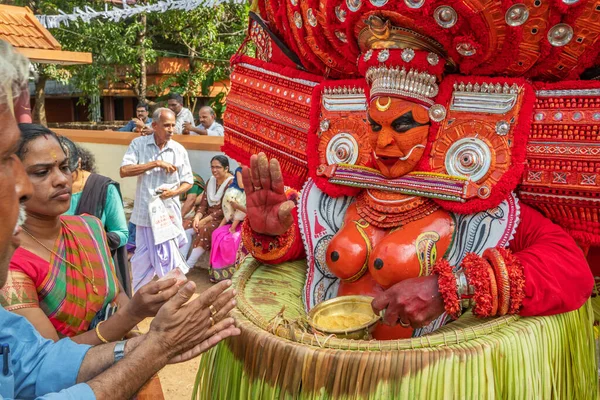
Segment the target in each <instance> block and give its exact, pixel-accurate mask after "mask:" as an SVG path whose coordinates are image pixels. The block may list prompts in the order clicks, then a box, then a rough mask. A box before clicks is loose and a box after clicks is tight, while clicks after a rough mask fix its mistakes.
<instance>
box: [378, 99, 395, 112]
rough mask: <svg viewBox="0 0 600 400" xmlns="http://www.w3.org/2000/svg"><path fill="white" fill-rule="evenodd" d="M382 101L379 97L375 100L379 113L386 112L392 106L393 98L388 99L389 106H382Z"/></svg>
mask: <svg viewBox="0 0 600 400" xmlns="http://www.w3.org/2000/svg"><path fill="white" fill-rule="evenodd" d="M380 99H381V97H378V98H377V100H375V107H377V109H378V110H379V111H381V112H385V111H387V110H388V109H389V108H390V107H391V106H392V98H391V97H388V98H387V99H388V101H387V104H385V105H381V103H380V102H379V100H380Z"/></svg>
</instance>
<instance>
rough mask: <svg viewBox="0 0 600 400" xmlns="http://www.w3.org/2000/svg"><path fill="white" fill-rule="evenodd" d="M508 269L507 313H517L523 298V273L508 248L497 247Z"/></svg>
mask: <svg viewBox="0 0 600 400" xmlns="http://www.w3.org/2000/svg"><path fill="white" fill-rule="evenodd" d="M497 250H498V252H499V253H500V255H501V256H502V258H503V259H504V263H505V264H506V269H507V270H508V278H509V280H510V307H509V309H508V314H518V313H519V311H520V310H521V306H522V305H523V299H524V298H525V275H524V274H523V266H522V265H521V262H520V261H519V259H518V258H517V256H515V255H514V254H513V253H512V252H511V251H510V250H509V249H503V248H498V249H497Z"/></svg>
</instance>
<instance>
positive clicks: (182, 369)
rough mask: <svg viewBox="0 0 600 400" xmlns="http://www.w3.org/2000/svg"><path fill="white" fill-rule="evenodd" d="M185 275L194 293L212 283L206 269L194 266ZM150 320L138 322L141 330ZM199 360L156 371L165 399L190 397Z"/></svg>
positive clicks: (185, 399) (146, 326)
mask: <svg viewBox="0 0 600 400" xmlns="http://www.w3.org/2000/svg"><path fill="white" fill-rule="evenodd" d="M187 276H188V279H190V280H192V281H194V282H195V283H196V293H201V292H202V291H204V290H205V289H206V288H208V287H210V286H211V285H212V283H211V282H210V281H209V279H208V272H207V270H204V269H202V270H201V269H197V268H194V269H193V270H191V271H190V272H189V273H188V275H187ZM151 321H152V319H151V318H147V319H146V320H145V321H144V322H142V324H140V328H141V330H142V331H144V332H146V331H147V330H148V328H149V326H150V322H151ZM199 362H200V357H197V358H196V359H194V360H190V361H188V362H185V363H181V364H176V365H167V366H166V367H165V368H163V369H162V370H161V371H160V372H159V373H158V376H159V377H160V382H161V384H162V388H163V393H164V395H165V399H166V400H181V399H183V400H187V399H191V398H192V389H193V388H194V381H195V380H196V372H197V371H198V364H199Z"/></svg>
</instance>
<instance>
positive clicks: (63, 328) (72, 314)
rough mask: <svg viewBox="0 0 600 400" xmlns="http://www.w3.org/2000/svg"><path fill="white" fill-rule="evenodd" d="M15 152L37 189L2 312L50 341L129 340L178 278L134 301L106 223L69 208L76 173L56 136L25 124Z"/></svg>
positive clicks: (151, 287)
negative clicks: (123, 285) (123, 283)
mask: <svg viewBox="0 0 600 400" xmlns="http://www.w3.org/2000/svg"><path fill="white" fill-rule="evenodd" d="M19 127H20V129H21V143H20V145H19V149H18V150H17V155H18V156H19V158H20V159H21V161H22V163H23V165H24V167H25V170H26V172H27V174H28V175H29V178H30V180H31V182H32V184H33V186H34V192H33V196H32V197H31V199H29V200H28V201H27V202H26V204H25V210H24V211H25V213H26V216H27V219H26V221H25V223H24V224H23V227H22V231H21V232H20V233H19V238H20V239H21V247H19V248H18V249H17V250H16V251H15V254H14V256H13V258H12V259H11V262H10V270H9V275H8V281H7V284H6V285H5V286H4V288H2V290H1V291H0V302H1V303H2V305H3V306H4V308H5V309H7V310H9V311H13V312H15V313H17V314H20V315H22V316H24V317H25V318H27V319H28V320H29V321H30V322H31V323H32V324H33V325H34V326H35V327H36V329H37V330H38V331H39V332H40V334H41V335H42V336H44V337H46V338H49V339H52V340H55V341H56V340H58V339H59V338H60V337H65V336H67V337H70V338H71V339H72V340H73V341H75V342H77V343H85V344H91V345H96V344H101V343H106V342H110V341H116V340H119V339H121V338H122V337H124V336H125V335H127V334H128V333H129V332H130V331H131V330H132V329H133V328H135V326H136V325H137V323H139V322H140V321H141V320H143V319H144V318H146V317H149V316H154V315H155V314H156V312H157V311H158V309H159V308H160V306H161V305H162V304H164V302H165V301H166V300H168V299H169V298H170V297H171V296H173V295H174V294H175V293H176V291H177V285H176V284H175V283H176V280H175V279H172V280H168V281H164V282H152V283H150V284H148V285H147V286H145V287H144V288H142V289H141V290H140V291H139V292H138V293H136V295H135V296H134V297H133V298H132V299H131V300H129V298H128V297H127V296H126V295H125V293H123V291H122V290H121V289H120V287H119V283H118V280H117V278H116V274H115V268H114V265H113V262H112V258H111V255H110V249H109V247H108V244H107V242H106V234H105V231H104V226H103V224H102V223H101V222H100V220H98V219H97V218H95V217H93V216H87V215H83V216H61V214H63V213H64V212H65V211H67V210H68V209H69V205H70V201H71V183H72V176H71V170H70V168H69V164H68V159H67V157H66V154H65V152H64V150H63V147H61V145H60V143H59V140H58V138H57V137H56V134H54V133H53V132H52V131H50V130H48V129H47V128H45V127H42V126H40V125H32V124H20V125H19Z"/></svg>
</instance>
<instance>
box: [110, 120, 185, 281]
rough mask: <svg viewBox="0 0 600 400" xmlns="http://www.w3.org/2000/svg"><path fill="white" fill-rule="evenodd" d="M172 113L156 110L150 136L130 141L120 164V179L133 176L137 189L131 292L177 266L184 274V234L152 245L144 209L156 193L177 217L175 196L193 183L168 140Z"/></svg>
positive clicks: (178, 148) (182, 154)
mask: <svg viewBox="0 0 600 400" xmlns="http://www.w3.org/2000/svg"><path fill="white" fill-rule="evenodd" d="M175 125H176V118H175V113H174V112H173V111H172V110H169V109H168V108H159V109H157V110H156V111H155V112H154V114H153V115H152V128H153V129H154V133H153V134H152V135H148V136H141V137H138V138H135V139H133V141H132V142H131V144H130V145H129V148H128V149H127V152H126V153H125V156H124V157H123V162H122V164H121V171H120V172H121V178H125V177H128V176H137V177H138V180H137V188H136V192H135V202H134V205H133V213H132V214H131V222H132V223H133V224H135V225H136V233H135V246H136V248H135V254H134V255H133V257H132V258H131V272H132V276H133V290H134V291H137V290H138V289H139V288H140V287H142V286H143V285H145V284H146V283H148V282H150V281H151V280H152V279H153V278H154V276H156V275H158V276H159V277H163V276H165V275H166V274H167V273H168V272H170V271H171V270H173V269H174V268H176V267H177V266H179V267H180V268H181V269H182V270H183V272H184V273H187V272H188V271H187V266H186V265H185V263H182V261H183V257H181V256H180V253H179V246H182V245H184V244H185V243H186V242H187V239H186V237H185V234H184V233H183V230H182V234H181V235H179V236H178V237H176V238H174V239H172V240H167V241H164V242H162V243H155V237H154V233H153V231H152V221H151V216H150V213H149V211H148V207H149V205H150V202H151V201H152V200H153V198H154V197H155V196H156V195H157V190H159V189H161V188H162V192H161V193H160V197H161V199H163V200H166V199H172V202H171V205H172V206H174V207H176V208H177V207H178V209H176V210H174V213H173V214H175V215H177V216H181V205H180V203H179V195H180V194H182V193H185V192H187V191H188V190H189V189H190V188H191V187H192V185H193V184H194V175H193V173H192V167H191V166H190V161H189V158H188V153H187V151H186V150H185V148H184V147H183V146H182V145H181V144H179V143H177V142H176V141H174V140H171V138H172V136H173V134H174V132H175Z"/></svg>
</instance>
